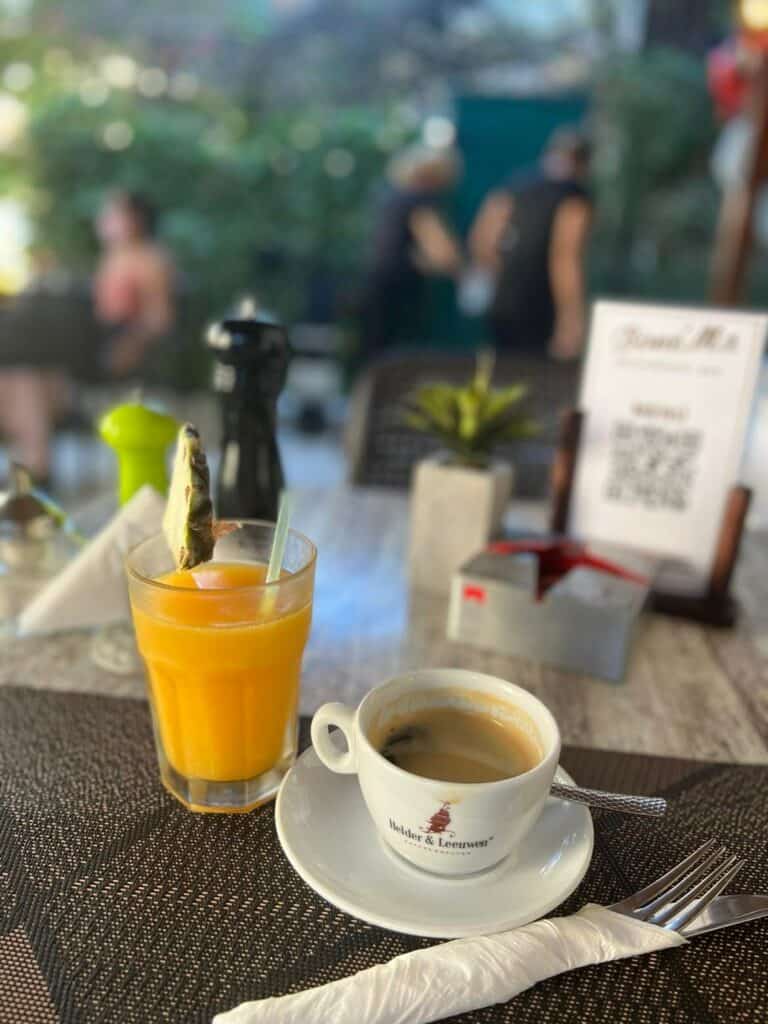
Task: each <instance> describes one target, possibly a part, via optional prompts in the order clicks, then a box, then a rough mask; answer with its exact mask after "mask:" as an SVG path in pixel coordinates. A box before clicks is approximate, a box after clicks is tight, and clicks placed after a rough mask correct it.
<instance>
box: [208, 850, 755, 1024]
mask: <svg viewBox="0 0 768 1024" xmlns="http://www.w3.org/2000/svg"><path fill="white" fill-rule="evenodd" d="M742 864H743V861H741V860H739V858H738V857H733V856H731V855H730V854H729V853H728V851H727V850H726V849H725V847H723V846H721V845H720V844H719V843H718V842H717V841H716V840H715V839H710V840H708V841H707V842H706V843H704V844H703V845H702V846H700V847H699V849H698V850H695V851H694V852H693V853H692V854H690V856H688V857H686V858H685V860H682V861H680V863H679V864H678V865H677V866H676V867H674V868H672V869H671V870H670V871H667V873H666V874H665V875H662V876H661V878H658V879H656V881H655V882H651V884H650V885H647V886H645V888H643V889H640V890H639V891H638V892H636V893H635V894H634V895H633V896H629V897H628V898H627V899H624V900H620V901H619V902H618V903H614V904H613V905H612V906H609V907H599V906H596V905H595V904H587V906H586V907H583V908H582V909H581V910H580V911H579V912H578V913H576V914H571V915H570V916H569V917H555V918H547V919H546V920H542V921H536V922H534V923H533V924H529V925H524V926H523V927H522V928H515V929H512V930H511V931H508V932H502V933H500V934H497V935H489V936H482V937H475V938H466V939H458V940H455V941H453V942H445V943H442V944H440V945H438V946H430V947H426V948H424V949H417V950H415V951H414V952H411V953H404V954H402V955H401V956H398V957H395V959H394V960H390V961H389V963H383V964H378V965H377V966H375V967H369V968H368V969H367V970H364V971H358V972H357V974H354V975H352V976H351V977H347V978H340V979H338V980H336V981H332V982H329V983H327V984H325V985H320V986H318V987H317V988H312V989H308V990H307V991H304V992H295V993H292V994H290V995H286V996H280V997H273V998H269V999H261V1000H257V1001H255V1002H249V1003H242V1004H241V1005H240V1006H239V1007H236V1008H235V1009H233V1010H231V1011H230V1012H229V1013H222V1014H218V1015H217V1016H216V1017H215V1018H214V1021H213V1024H304V1022H305V1021H308V1020H333V1022H334V1024H359V1022H360V1021H361V1020H365V1022H366V1024H429V1022H431V1021H438V1020H444V1019H445V1018H446V1017H453V1016H454V1015H456V1014H459V1013H465V1012H467V1011H471V1010H476V1009H480V1008H481V1007H483V1006H491V1005H494V1004H497V1003H505V1002H507V1001H508V1000H509V999H512V998H513V997H514V996H516V995H518V994H519V993H520V992H524V991H525V990H526V989H528V988H530V987H531V986H532V985H535V984H537V983H538V982H540V981H543V980H544V979H546V978H552V977H554V976H555V975H557V974H562V973H564V972H565V971H572V970H574V969H576V968H578V967H586V966H587V965H589V964H598V963H606V962H608V961H610V960H620V959H623V958H624V957H630V956H639V955H641V954H643V953H651V952H655V951H658V950H662V949H666V948H671V947H673V946H679V945H682V944H683V943H684V942H685V940H686V939H689V938H691V937H692V936H694V935H700V934H703V933H704V932H707V931H714V930H716V929H718V928H726V927H728V926H729V925H733V924H740V923H742V922H744V921H750V920H756V919H757V918H758V917H765V916H768V897H765V896H741V897H735V896H719V893H721V892H722V891H723V889H725V887H726V886H727V885H728V883H729V882H730V881H731V880H732V879H733V878H734V876H735V875H736V873H737V872H738V871H739V869H740V868H741V867H742ZM608 911H612V912H613V913H608ZM614 914H618V915H619V916H618V917H616V916H614ZM622 917H623V918H632V919H634V920H635V921H641V922H646V923H652V924H654V925H658V926H660V930H657V929H654V928H644V927H643V928H638V927H637V926H636V925H631V924H630V922H629V921H627V920H622Z"/></svg>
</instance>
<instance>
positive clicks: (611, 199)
mask: <svg viewBox="0 0 768 1024" xmlns="http://www.w3.org/2000/svg"><path fill="white" fill-rule="evenodd" d="M594 97H595V102H594V126H595V136H596V143H597V148H596V154H595V166H594V174H595V187H596V193H597V202H598V212H599V217H598V223H597V230H596V233H595V240H594V245H593V250H594V254H595V256H594V265H595V283H596V286H597V287H599V288H600V290H607V291H611V292H614V293H616V292H618V293H630V294H631V293H634V294H638V293H640V294H642V293H646V294H647V293H648V291H649V290H651V291H653V292H654V294H658V297H660V298H662V297H665V296H667V297H673V296H679V297H687V298H703V297H704V294H705V289H706V282H707V260H708V256H709V249H710V246H711V243H712V237H713V231H714V223H715V217H716V214H717V202H718V196H717V192H716V189H715V186H714V183H713V182H712V180H711V176H710V173H709V157H710V153H711V149H712V145H713V144H714V141H715V137H716V125H715V123H714V118H713V114H712V104H711V100H710V97H709V94H708V91H707V85H706V80H705V71H704V67H703V65H702V63H701V61H699V60H696V59H694V58H693V57H690V56H688V55H687V54H684V53H681V52H679V51H673V50H652V51H648V52H644V53H639V54H636V55H634V56H628V55H626V54H623V55H621V57H620V58H619V57H616V58H613V59H611V60H609V61H608V62H606V63H605V64H604V65H603V67H602V68H601V69H600V70H599V71H598V74H597V80H596V87H595V93H594Z"/></svg>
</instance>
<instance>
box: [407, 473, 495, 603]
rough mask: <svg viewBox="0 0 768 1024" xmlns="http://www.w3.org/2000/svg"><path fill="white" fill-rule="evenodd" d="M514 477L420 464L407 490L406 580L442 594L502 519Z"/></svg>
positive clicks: (487, 540)
mask: <svg viewBox="0 0 768 1024" xmlns="http://www.w3.org/2000/svg"><path fill="white" fill-rule="evenodd" d="M513 478H514V472H513V469H512V466H510V465H507V464H506V463H493V464H492V465H491V466H490V467H489V468H488V469H485V470H483V469H469V468H467V467H465V466H456V465H452V464H451V463H449V462H448V461H447V460H446V459H445V458H440V457H435V458H430V459H424V460H423V461H422V462H419V463H418V464H417V466H416V468H415V469H414V472H413V479H412V485H411V535H410V555H409V566H410V580H411V586H413V587H416V588H417V589H419V590H429V591H432V592H433V593H441V594H447V593H448V592H449V590H450V585H451V577H452V576H453V574H454V572H455V571H456V570H457V569H458V568H459V566H460V565H462V564H463V563H464V562H465V561H466V560H467V559H468V558H470V557H471V556H472V555H475V554H477V553H478V552H479V551H482V549H483V548H484V547H485V546H486V545H487V544H488V542H489V540H490V539H491V537H492V536H493V535H494V533H496V531H497V530H498V528H499V527H500V525H501V522H502V519H503V517H504V511H505V509H506V506H507V503H508V501H509V498H510V496H511V494H512V483H513Z"/></svg>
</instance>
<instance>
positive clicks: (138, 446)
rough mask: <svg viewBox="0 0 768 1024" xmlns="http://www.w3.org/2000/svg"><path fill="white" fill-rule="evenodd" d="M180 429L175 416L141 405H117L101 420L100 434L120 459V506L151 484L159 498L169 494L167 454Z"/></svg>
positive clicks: (136, 403) (133, 403)
mask: <svg viewBox="0 0 768 1024" xmlns="http://www.w3.org/2000/svg"><path fill="white" fill-rule="evenodd" d="M178 429H179V425H178V423H177V422H176V420H175V419H174V418H173V417H172V416H166V415H165V414H164V413H161V412H156V411H155V410H154V409H150V408H148V407H147V406H146V405H142V404H141V403H140V402H126V403H125V404H124V405H116V406H115V407H114V409H110V410H109V411H108V412H106V413H105V414H104V415H103V416H102V417H101V420H100V422H99V433H100V434H101V436H102V438H103V440H104V441H106V443H107V444H108V445H109V447H110V448H113V449H114V451H115V453H116V455H117V464H118V473H119V484H118V498H119V500H120V504H121V505H124V504H125V503H126V502H127V501H128V499H129V498H131V497H132V496H133V495H134V494H135V493H136V491H138V490H139V488H141V487H143V486H144V484H151V485H152V487H154V488H155V490H156V491H157V492H158V493H159V494H165V493H166V492H167V490H168V472H167V470H166V464H165V453H166V451H167V449H168V445H169V444H171V442H172V441H174V440H175V438H176V433H177V431H178Z"/></svg>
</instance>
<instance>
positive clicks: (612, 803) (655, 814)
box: [551, 782, 667, 818]
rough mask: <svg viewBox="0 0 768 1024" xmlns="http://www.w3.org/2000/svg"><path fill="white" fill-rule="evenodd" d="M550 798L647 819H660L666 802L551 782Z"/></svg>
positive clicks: (665, 810)
mask: <svg viewBox="0 0 768 1024" xmlns="http://www.w3.org/2000/svg"><path fill="white" fill-rule="evenodd" d="M551 793H552V796H556V797H559V798H560V799H561V800H571V801H572V802H573V803H577V804H588V805H589V806H590V807H599V808H601V809H602V810H604V811H618V812H619V813H620V814H644V815H646V816H647V817H649V818H661V817H662V816H663V815H664V814H666V813H667V801H666V800H664V799H662V798H661V797H660V796H633V795H632V794H630V793H604V792H603V791H602V790H601V789H583V788H582V787H581V786H565V785H563V783H561V782H553V783H552V789H551Z"/></svg>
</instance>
